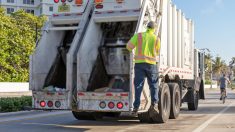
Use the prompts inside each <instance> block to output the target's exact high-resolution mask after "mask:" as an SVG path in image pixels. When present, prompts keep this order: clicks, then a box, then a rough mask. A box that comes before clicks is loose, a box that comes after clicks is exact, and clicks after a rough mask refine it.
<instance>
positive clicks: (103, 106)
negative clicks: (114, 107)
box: [99, 101, 106, 109]
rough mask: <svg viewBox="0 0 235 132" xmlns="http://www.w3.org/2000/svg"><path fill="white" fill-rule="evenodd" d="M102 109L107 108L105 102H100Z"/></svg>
mask: <svg viewBox="0 0 235 132" xmlns="http://www.w3.org/2000/svg"><path fill="white" fill-rule="evenodd" d="M99 106H100V108H102V109H104V108H105V107H106V103H105V102H104V101H102V102H100V105H99Z"/></svg>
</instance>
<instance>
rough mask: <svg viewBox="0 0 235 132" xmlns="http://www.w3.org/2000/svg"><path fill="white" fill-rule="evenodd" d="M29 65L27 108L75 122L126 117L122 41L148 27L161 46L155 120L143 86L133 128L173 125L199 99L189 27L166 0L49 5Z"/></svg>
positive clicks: (126, 59)
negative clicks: (67, 115)
mask: <svg viewBox="0 0 235 132" xmlns="http://www.w3.org/2000/svg"><path fill="white" fill-rule="evenodd" d="M54 1H55V4H54V9H55V10H56V12H55V13H54V14H53V15H52V17H51V18H50V20H49V21H48V22H47V23H46V25H45V26H44V28H43V33H42V36H41V39H40V40H39V41H38V44H37V47H36V50H35V52H34V54H33V55H32V56H31V59H30V88H31V90H32V91H33V108H35V109H43V110H71V111H72V113H73V115H74V117H75V118H77V119H80V120H83V119H85V120H89V119H100V118H102V117H103V116H115V117H118V116H120V115H121V114H123V115H124V114H125V115H127V116H133V115H132V114H131V113H132V110H133V101H134V92H135V90H134V85H133V78H134V72H133V69H134V63H133V56H134V55H133V53H130V52H129V51H128V50H127V49H126V44H127V42H128V41H129V40H130V38H131V37H132V36H133V35H134V34H135V33H139V32H144V31H146V28H147V23H148V22H149V21H155V22H156V24H157V30H156V32H155V34H156V35H157V36H158V37H159V38H160V39H161V48H160V55H159V61H158V62H157V65H158V71H159V78H158V87H159V100H160V101H159V105H158V106H159V112H155V111H153V110H152V109H151V108H150V104H151V98H150V91H149V87H148V85H147V83H145V85H144V89H143V92H142V95H141V105H140V110H139V112H138V118H139V120H140V121H141V122H156V123H158V122H159V123H164V122H167V120H168V119H169V118H170V119H176V118H177V117H178V116H179V113H180V107H181V104H182V103H184V102H186V103H187V104H188V109H189V110H197V108H198V100H199V99H204V79H203V78H204V54H203V52H200V50H198V49H195V47H194V46H195V45H194V44H195V40H194V23H193V21H192V20H190V19H186V18H185V16H184V14H183V13H182V11H181V10H179V9H176V6H175V5H174V4H172V2H171V0H94V1H93V0H67V1H66V0H65V1H57V0H54Z"/></svg>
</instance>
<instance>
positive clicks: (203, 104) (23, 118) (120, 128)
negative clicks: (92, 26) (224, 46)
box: [0, 89, 235, 132]
mask: <svg viewBox="0 0 235 132" xmlns="http://www.w3.org/2000/svg"><path fill="white" fill-rule="evenodd" d="M219 96H220V95H219V90H218V89H212V90H210V89H208V90H206V100H200V104H199V109H198V110H197V111H188V109H187V105H186V104H184V105H183V106H182V108H181V114H180V116H179V118H178V119H175V120H169V121H168V122H167V123H165V124H147V123H146V124H143V123H140V122H139V121H138V119H137V118H128V117H121V118H104V119H102V120H98V121H84V120H76V119H75V118H74V117H73V115H72V114H71V112H70V111H53V112H50V111H28V112H27V111H26V112H14V113H10V114H9V113H3V114H2V113H0V132H84V131H86V132H200V131H202V132H235V91H232V90H228V99H227V100H226V103H225V104H222V101H220V100H219Z"/></svg>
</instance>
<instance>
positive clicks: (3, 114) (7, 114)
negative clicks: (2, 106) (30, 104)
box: [0, 110, 37, 116]
mask: <svg viewBox="0 0 235 132" xmlns="http://www.w3.org/2000/svg"><path fill="white" fill-rule="evenodd" d="M33 112H37V111H35V110H31V111H18V112H5V113H0V116H10V115H22V114H29V113H33Z"/></svg>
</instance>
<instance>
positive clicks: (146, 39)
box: [126, 29, 160, 65]
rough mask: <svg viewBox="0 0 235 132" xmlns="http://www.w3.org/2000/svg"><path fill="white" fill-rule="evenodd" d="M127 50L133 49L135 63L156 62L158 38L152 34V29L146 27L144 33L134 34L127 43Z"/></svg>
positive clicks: (158, 46) (158, 45)
mask: <svg viewBox="0 0 235 132" xmlns="http://www.w3.org/2000/svg"><path fill="white" fill-rule="evenodd" d="M126 48H127V49H128V50H129V51H132V50H133V49H135V63H149V64H153V65H155V64H156V62H158V55H159V50H160V39H159V38H158V37H157V36H156V35H155V34H154V29H147V31H146V32H144V33H137V34H135V35H134V36H133V37H132V38H131V39H130V41H129V42H128V43H127V46H126Z"/></svg>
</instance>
